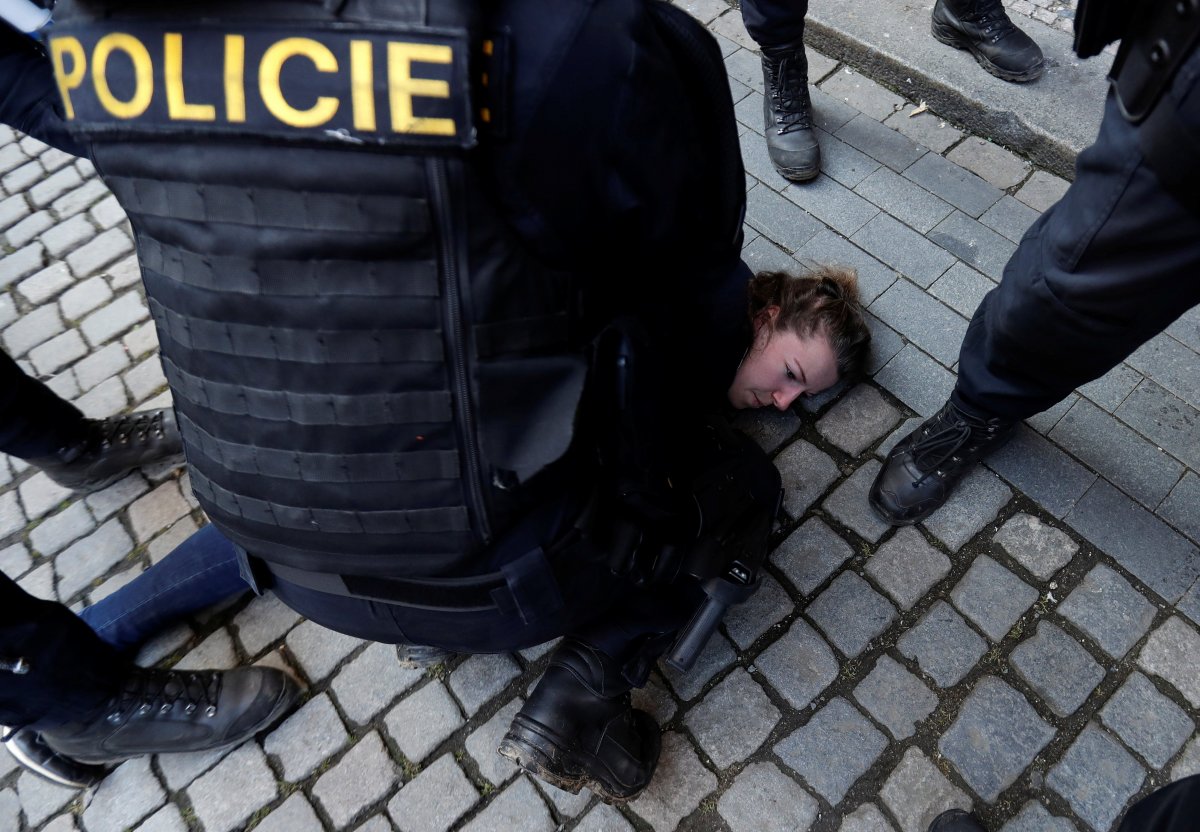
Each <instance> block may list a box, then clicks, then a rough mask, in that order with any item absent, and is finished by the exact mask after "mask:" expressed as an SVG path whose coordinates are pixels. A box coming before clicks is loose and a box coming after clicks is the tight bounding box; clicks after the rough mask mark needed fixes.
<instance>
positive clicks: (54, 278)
mask: <svg viewBox="0 0 1200 832" xmlns="http://www.w3.org/2000/svg"><path fill="white" fill-rule="evenodd" d="M74 282H75V278H74V277H72V276H71V273H70V272H69V271H68V270H67V266H66V264H65V263H62V262H55V263H52V264H50V265H49V266H47V267H46V268H44V269H42V270H41V271H39V272H37V273H36V274H34V275H33V276H32V277H27V278H25V279H24V280H22V281H21V283H20V284H19V285H18V286H17V292H19V293H20V294H21V296H22V297H23V298H25V300H27V301H29V302H30V303H32V304H34V305H40V304H43V303H45V302H46V301H48V300H50V299H51V298H52V297H54V296H55V295H57V294H58V293H60V292H61V291H63V290H64V289H66V288H67V287H68V286H71V285H72V284H74Z"/></svg>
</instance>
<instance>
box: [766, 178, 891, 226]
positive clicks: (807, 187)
mask: <svg viewBox="0 0 1200 832" xmlns="http://www.w3.org/2000/svg"><path fill="white" fill-rule="evenodd" d="M783 195H784V196H785V197H787V198H788V199H789V200H791V201H792V202H794V203H796V204H797V205H799V206H800V207H801V208H803V209H804V210H805V212H807V213H808V214H809V215H811V216H814V217H816V218H817V219H818V220H820V221H821V222H823V223H825V224H826V225H828V226H829V227H830V228H832V229H834V230H835V231H838V232H840V233H842V234H845V235H847V236H849V235H850V234H853V233H854V232H855V231H858V229H860V228H862V227H863V226H864V225H866V224H867V222H868V221H869V220H870V219H872V218H873V217H874V216H875V215H876V214H878V213H879V209H878V208H876V207H875V206H874V205H872V204H871V203H869V202H867V201H866V200H865V199H863V198H862V197H860V196H858V195H857V194H855V193H854V191H852V190H850V189H849V188H847V187H846V186H844V185H841V184H839V183H838V182H836V181H835V180H833V179H830V178H829V177H828V176H818V177H817V178H816V179H813V180H811V181H809V182H804V183H792V184H791V185H788V186H787V187H786V188H784V190H783Z"/></svg>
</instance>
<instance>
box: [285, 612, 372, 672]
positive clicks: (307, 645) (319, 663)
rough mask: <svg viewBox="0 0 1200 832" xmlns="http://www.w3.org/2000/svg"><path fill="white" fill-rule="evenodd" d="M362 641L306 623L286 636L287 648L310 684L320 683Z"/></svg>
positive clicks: (302, 623) (309, 622)
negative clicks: (311, 682)
mask: <svg viewBox="0 0 1200 832" xmlns="http://www.w3.org/2000/svg"><path fill="white" fill-rule="evenodd" d="M360 644H362V642H361V641H360V640H358V639H356V638H353V637H351V636H347V635H342V634H341V633H335V632H333V631H332V630H326V629H325V628H324V627H322V626H320V625H319V624H314V623H313V622H311V621H303V622H301V623H300V625H299V626H297V627H296V628H295V629H293V630H292V631H291V632H290V633H288V635H287V646H288V649H289V650H291V651H292V655H293V656H295V657H296V661H297V662H299V663H300V669H301V670H303V671H304V675H305V676H307V677H308V678H309V680H310V681H313V682H319V681H320V680H322V679H324V678H325V677H326V676H328V675H329V674H330V673H332V672H333V669H334V668H335V667H337V666H338V664H340V663H341V661H342V659H344V658H346V656H348V655H349V654H350V653H352V652H353V651H354V650H355V648H357V647H358V646H359V645H360Z"/></svg>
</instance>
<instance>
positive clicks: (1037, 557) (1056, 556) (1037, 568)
mask: <svg viewBox="0 0 1200 832" xmlns="http://www.w3.org/2000/svg"><path fill="white" fill-rule="evenodd" d="M993 540H995V542H996V543H998V544H999V545H1000V546H1001V547H1002V548H1003V549H1004V551H1005V552H1007V553H1008V554H1009V555H1011V556H1012V557H1013V559H1015V560H1016V561H1017V562H1018V563H1020V564H1021V565H1022V566H1024V567H1025V568H1026V569H1028V570H1029V571H1030V572H1032V573H1033V575H1034V576H1035V577H1037V578H1039V579H1041V580H1043V581H1046V580H1049V579H1050V578H1051V577H1052V576H1053V575H1054V573H1055V572H1057V571H1058V570H1059V569H1062V568H1063V567H1064V566H1066V565H1067V564H1068V563H1070V561H1071V558H1073V557H1074V556H1075V553H1076V552H1078V551H1079V544H1077V543H1076V542H1075V541H1073V540H1072V539H1071V538H1070V536H1069V535H1067V533H1066V532H1064V531H1062V530H1061V529H1056V528H1054V527H1053V526H1050V525H1047V524H1045V523H1043V522H1042V521H1041V520H1040V519H1038V518H1037V517H1032V516H1030V515H1028V514H1025V513H1024V512H1021V513H1019V514H1015V515H1013V516H1012V517H1010V518H1009V519H1008V520H1006V521H1005V523H1004V525H1003V526H1001V527H1000V531H998V532H996V536H995V537H994V538H993Z"/></svg>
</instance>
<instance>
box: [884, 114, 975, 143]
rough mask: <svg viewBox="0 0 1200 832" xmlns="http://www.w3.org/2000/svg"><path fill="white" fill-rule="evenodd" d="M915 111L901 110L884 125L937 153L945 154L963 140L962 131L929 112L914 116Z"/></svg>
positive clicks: (888, 118)
mask: <svg viewBox="0 0 1200 832" xmlns="http://www.w3.org/2000/svg"><path fill="white" fill-rule="evenodd" d="M913 109H915V108H913ZM913 109H908V108H905V109H903V110H899V111H897V112H895V113H893V114H892V115H890V116H888V117H887V118H886V119H885V120H884V122H883V123H884V124H886V125H887V126H888V127H891V128H893V129H894V130H898V131H900V132H901V133H903V134H904V135H906V136H908V137H909V138H910V139H912V140H913V141H915V142H919V143H920V144H923V145H924V146H925V147H928V148H929V149H930V150H932V151H934V152H936V153H944V152H945V151H946V149H947V148H948V147H950V146H951V145H953V144H954V143H955V142H957V141H958V140H959V139H961V138H962V131H961V130H959V129H957V128H955V127H952V126H950V125H949V124H947V123H946V122H945V120H943V119H942V118H940V117H939V116H936V115H934V114H933V113H930V112H928V111H926V112H923V113H917V114H916V115H913Z"/></svg>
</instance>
